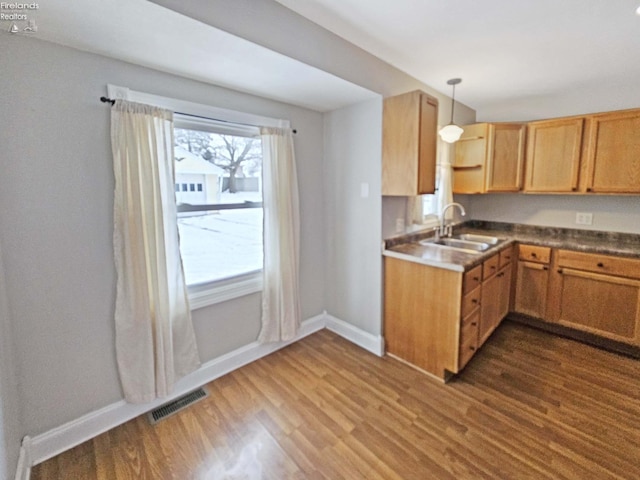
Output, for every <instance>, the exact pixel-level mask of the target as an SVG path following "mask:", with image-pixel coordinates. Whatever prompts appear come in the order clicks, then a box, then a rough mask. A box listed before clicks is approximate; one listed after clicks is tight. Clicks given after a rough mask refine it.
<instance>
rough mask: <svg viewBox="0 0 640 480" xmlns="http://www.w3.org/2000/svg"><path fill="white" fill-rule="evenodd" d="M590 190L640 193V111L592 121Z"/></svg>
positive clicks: (604, 116)
mask: <svg viewBox="0 0 640 480" xmlns="http://www.w3.org/2000/svg"><path fill="white" fill-rule="evenodd" d="M588 135H589V138H588V142H589V143H588V148H587V164H588V170H589V172H588V181H587V191H590V192H597V193H640V109H638V110H633V111H628V112H615V113H609V114H603V115H593V116H591V117H589V119H588Z"/></svg>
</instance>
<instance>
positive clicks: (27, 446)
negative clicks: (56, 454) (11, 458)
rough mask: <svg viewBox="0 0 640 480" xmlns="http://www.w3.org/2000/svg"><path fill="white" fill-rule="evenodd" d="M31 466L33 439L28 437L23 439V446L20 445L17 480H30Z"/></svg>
mask: <svg viewBox="0 0 640 480" xmlns="http://www.w3.org/2000/svg"><path fill="white" fill-rule="evenodd" d="M31 465H32V462H31V438H30V437H29V436H28V435H27V436H26V437H24V438H23V439H22V445H20V456H19V457H18V466H17V467H16V477H15V480H29V479H30V478H31Z"/></svg>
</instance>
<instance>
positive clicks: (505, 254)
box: [500, 247, 513, 268]
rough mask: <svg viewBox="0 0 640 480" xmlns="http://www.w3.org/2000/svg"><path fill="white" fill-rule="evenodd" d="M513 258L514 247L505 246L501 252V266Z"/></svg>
mask: <svg viewBox="0 0 640 480" xmlns="http://www.w3.org/2000/svg"><path fill="white" fill-rule="evenodd" d="M512 259H513V247H508V248H505V249H504V250H502V251H501V252H500V268H502V267H504V266H505V265H507V264H509V263H511V260H512Z"/></svg>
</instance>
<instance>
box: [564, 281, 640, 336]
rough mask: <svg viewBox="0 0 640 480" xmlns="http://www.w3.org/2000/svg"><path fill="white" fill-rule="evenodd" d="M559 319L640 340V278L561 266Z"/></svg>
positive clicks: (576, 325) (600, 332)
mask: <svg viewBox="0 0 640 480" xmlns="http://www.w3.org/2000/svg"><path fill="white" fill-rule="evenodd" d="M561 278H562V280H561V284H560V285H561V288H560V294H559V298H560V308H559V314H560V316H559V319H558V322H559V323H561V324H565V325H567V326H571V327H576V328H579V329H581V330H585V331H588V332H591V333H595V334H598V335H602V336H606V337H608V338H612V339H614V340H618V341H622V342H626V343H633V344H636V345H638V344H640V280H635V279H629V278H622V277H615V276H611V275H601V274H597V273H592V272H586V271H581V270H573V269H570V268H563V269H562V270H561Z"/></svg>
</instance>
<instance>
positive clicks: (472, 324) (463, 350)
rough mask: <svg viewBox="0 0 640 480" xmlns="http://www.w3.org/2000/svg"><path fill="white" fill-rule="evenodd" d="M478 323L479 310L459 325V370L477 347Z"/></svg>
mask: <svg viewBox="0 0 640 480" xmlns="http://www.w3.org/2000/svg"><path fill="white" fill-rule="evenodd" d="M479 324H480V311H479V310H478V311H477V312H476V313H474V314H472V315H470V316H469V317H468V318H467V319H465V320H463V321H462V324H461V325H460V355H459V370H462V368H463V367H464V366H465V365H466V364H467V362H468V361H469V360H471V357H473V354H474V353H476V350H477V348H478V325H479Z"/></svg>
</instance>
